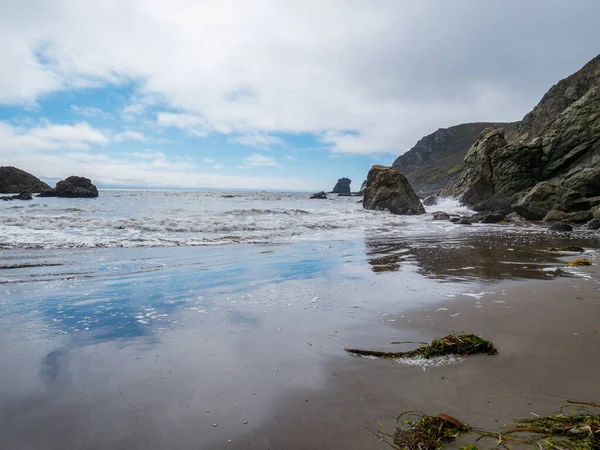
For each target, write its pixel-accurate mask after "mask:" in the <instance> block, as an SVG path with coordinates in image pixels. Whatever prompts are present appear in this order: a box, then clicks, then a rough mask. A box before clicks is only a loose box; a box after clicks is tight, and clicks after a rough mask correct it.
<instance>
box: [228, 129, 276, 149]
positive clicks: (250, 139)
mask: <svg viewBox="0 0 600 450" xmlns="http://www.w3.org/2000/svg"><path fill="white" fill-rule="evenodd" d="M229 142H231V143H238V144H242V145H247V146H248V147H257V148H261V149H265V150H266V149H268V148H269V147H270V146H272V145H283V140H282V139H281V138H279V137H277V136H270V135H268V134H263V133H252V134H245V135H242V136H235V137H231V138H229Z"/></svg>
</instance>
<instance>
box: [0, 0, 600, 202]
mask: <svg viewBox="0 0 600 450" xmlns="http://www.w3.org/2000/svg"><path fill="white" fill-rule="evenodd" d="M516 9H518V11H519V14H515V13H514V11H515V10H516ZM599 15H600V4H599V3H598V2H596V1H594V0H575V1H573V2H569V3H568V4H567V2H561V1H554V0H547V1H546V0H544V1H542V0H539V1H533V0H532V1H531V2H527V3H525V4H524V3H522V2H517V1H513V0H507V1H505V2H496V3H495V4H491V3H487V2H485V3H484V2H480V1H477V0H464V1H462V2H459V3H455V2H445V1H441V0H439V1H433V0H431V1H429V0H423V1H422V2H418V3H417V2H411V3H408V2H397V1H392V0H389V1H388V0H374V1H373V2H354V1H349V2H348V1H343V0H329V1H320V0H319V1H317V0H314V1H313V0H307V1H306V2H302V3H298V2H297V1H294V2H292V1H286V0H281V1H279V0H277V1H276V0H257V1H256V2H253V3H252V7H249V3H248V2H245V1H242V0H229V1H216V0H214V1H213V0H205V1H203V2H197V1H193V0H173V1H169V2H167V1H164V0H147V1H145V2H137V1H134V0H121V1H102V2H101V1H95V0H90V1H86V2H81V1H77V0H56V1H54V2H46V1H43V0H30V1H28V2H3V3H2V5H0V38H1V39H2V42H3V45H2V47H1V48H0V60H2V61H3V70H2V71H1V72H0V164H1V165H15V166H17V167H20V168H22V169H24V170H27V171H29V172H31V173H33V174H35V175H37V176H39V177H41V178H43V179H45V180H48V181H50V182H53V181H56V180H58V179H60V178H64V177H66V176H68V175H72V174H77V175H83V176H88V177H90V178H92V180H93V181H94V182H95V183H96V184H98V185H99V186H104V187H118V186H119V187H148V188H223V189H227V188H230V189H236V188H237V189H277V190H281V189H285V190H321V189H325V190H327V189H331V188H332V187H333V185H334V184H335V181H336V180H337V179H338V178H340V177H349V178H351V179H352V180H353V188H355V189H358V187H359V185H360V183H361V182H362V180H363V179H364V178H365V177H366V173H367V171H368V170H369V168H370V167H371V165H373V164H387V165H389V164H391V162H392V161H393V160H394V159H395V157H396V156H398V155H399V154H401V153H403V152H405V151H407V150H408V149H409V148H410V147H412V146H413V145H414V144H415V142H416V141H417V140H418V139H419V138H421V137H422V136H424V135H426V134H429V133H431V132H433V131H435V130H436V129H437V128H440V127H447V126H451V125H455V124H458V123H462V122H467V121H484V120H486V121H487V120H489V121H513V120H518V119H520V118H521V117H522V116H523V115H524V114H525V113H526V112H527V111H528V110H530V109H531V108H532V107H533V106H534V105H535V103H537V101H538V100H539V99H540V98H541V96H542V95H543V93H544V92H545V91H546V90H547V89H548V88H549V87H550V86H551V85H552V84H554V83H555V82H556V81H558V80H559V79H561V78H563V77H565V76H567V75H569V74H570V73H572V72H574V71H576V70H577V69H578V68H579V67H581V66H582V65H583V64H584V63H585V62H586V61H587V60H589V59H591V58H592V57H594V56H595V55H596V53H597V51H598V49H597V45H595V44H597V42H600V31H599V29H598V27H597V26H596V20H595V19H596V18H597V17H598V16H599Z"/></svg>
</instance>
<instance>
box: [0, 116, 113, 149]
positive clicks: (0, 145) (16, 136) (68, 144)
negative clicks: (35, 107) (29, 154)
mask: <svg viewBox="0 0 600 450" xmlns="http://www.w3.org/2000/svg"><path fill="white" fill-rule="evenodd" d="M109 142H110V138H109V137H108V136H107V135H105V134H104V133H103V132H102V131H100V130H98V129H96V128H93V127H91V126H90V125H89V124H88V123H87V122H78V123H76V124H74V125H59V124H53V123H49V122H46V121H43V122H42V123H40V124H36V125H35V126H33V127H31V128H23V127H18V128H16V127H14V126H13V125H11V124H9V123H7V122H1V121H0V150H3V151H5V152H21V151H31V150H53V149H59V150H60V149H72V150H89V149H90V148H91V146H92V145H97V144H99V145H105V144H108V143H109Z"/></svg>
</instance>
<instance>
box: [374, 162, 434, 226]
mask: <svg viewBox="0 0 600 450" xmlns="http://www.w3.org/2000/svg"><path fill="white" fill-rule="evenodd" d="M367 185H368V187H367V189H366V191H365V195H364V197H363V208H365V209H376V210H384V209H387V210H389V211H390V212H391V213H392V214H424V213H425V208H423V205H422V204H421V200H420V199H419V197H418V196H417V194H416V193H415V191H414V190H413V188H412V186H411V185H410V183H409V182H408V180H407V179H406V177H405V176H404V175H402V174H401V173H400V172H398V171H397V170H396V169H394V168H393V167H385V166H373V167H371V170H369V175H368V177H367Z"/></svg>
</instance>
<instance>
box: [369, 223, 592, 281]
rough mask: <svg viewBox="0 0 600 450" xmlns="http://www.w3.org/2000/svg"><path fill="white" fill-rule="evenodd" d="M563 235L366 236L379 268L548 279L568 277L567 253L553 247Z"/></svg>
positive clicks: (455, 276)
mask: <svg viewBox="0 0 600 450" xmlns="http://www.w3.org/2000/svg"><path fill="white" fill-rule="evenodd" d="M564 242H566V241H565V238H561V237H560V236H556V235H552V234H549V233H547V232H542V231H538V232H529V233H527V234H525V233H521V234H514V233H498V232H496V233H490V232H489V231H487V232H481V233H469V234H463V235H461V236H459V237H457V238H454V239H444V240H441V239H438V238H432V237H429V238H421V239H419V240H418V241H417V240H413V241H409V240H407V239H405V238H404V239H402V240H394V239H383V240H382V239H380V238H377V237H371V238H367V239H365V253H366V256H367V262H368V263H369V265H370V267H371V270H372V271H373V272H375V273H380V272H397V271H401V270H403V269H405V270H413V269H414V270H416V271H417V273H418V274H420V275H422V276H424V277H427V278H430V279H435V280H440V281H454V282H460V281H478V282H480V281H483V282H490V281H497V280H508V279H537V280H547V279H551V278H553V277H554V276H569V273H568V272H565V271H562V270H551V269H552V268H555V267H556V266H564V261H563V260H562V259H561V257H564V256H565V254H564V253H560V252H556V251H550V249H551V248H553V247H560V246H561V245H563V244H564ZM567 242H569V243H571V244H573V243H576V244H577V245H581V246H583V247H587V248H595V247H597V246H598V245H599V244H600V243H599V242H598V239H597V238H596V237H595V236H594V235H593V234H591V235H588V236H583V237H581V238H579V239H576V240H573V239H571V240H568V241H567Z"/></svg>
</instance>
